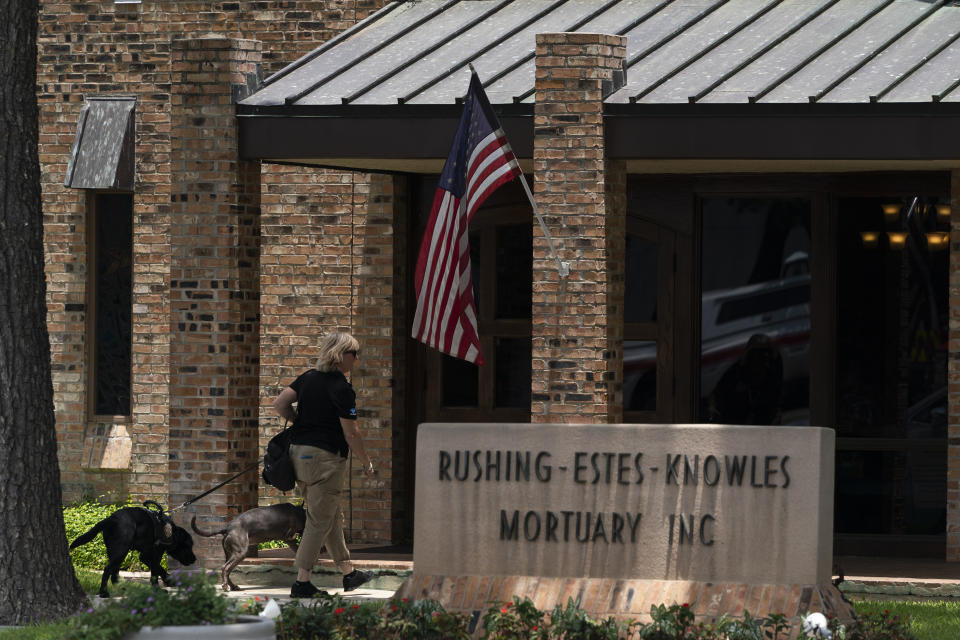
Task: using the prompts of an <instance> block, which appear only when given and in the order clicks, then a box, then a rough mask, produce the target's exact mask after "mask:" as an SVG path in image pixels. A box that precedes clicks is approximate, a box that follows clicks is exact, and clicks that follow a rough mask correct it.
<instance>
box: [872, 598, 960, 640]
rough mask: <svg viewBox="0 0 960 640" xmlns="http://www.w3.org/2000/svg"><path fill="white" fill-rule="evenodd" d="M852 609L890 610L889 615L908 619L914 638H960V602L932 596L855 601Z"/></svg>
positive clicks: (937, 639) (873, 611) (878, 611)
mask: <svg viewBox="0 0 960 640" xmlns="http://www.w3.org/2000/svg"><path fill="white" fill-rule="evenodd" d="M853 608H854V610H855V611H856V612H857V613H867V612H872V613H886V612H889V613H890V615H892V616H894V615H895V616H900V617H901V618H905V619H908V620H910V630H911V631H912V632H913V634H914V635H915V636H917V640H949V639H950V638H960V602H954V601H950V600H933V599H931V600H929V601H926V600H924V601H920V602H905V601H902V600H888V601H882V602H870V601H866V600H857V601H854V603H853Z"/></svg>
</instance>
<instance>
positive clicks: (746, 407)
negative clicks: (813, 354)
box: [700, 196, 812, 425]
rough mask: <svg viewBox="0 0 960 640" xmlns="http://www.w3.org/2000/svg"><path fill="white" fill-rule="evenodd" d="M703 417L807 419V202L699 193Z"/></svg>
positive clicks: (773, 421) (760, 421) (724, 420)
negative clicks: (707, 195) (700, 195)
mask: <svg viewBox="0 0 960 640" xmlns="http://www.w3.org/2000/svg"><path fill="white" fill-rule="evenodd" d="M701 220H702V233H701V241H700V242H701V253H700V255H701V263H700V264H701V271H700V283H701V315H700V419H701V420H702V421H703V422H715V423H720V424H756V425H779V424H787V425H805V424H810V297H811V296H810V293H811V282H810V258H811V253H812V247H811V244H812V243H811V238H812V234H811V205H810V200H809V199H806V198H790V197H769V196H766V197H733V196H729V197H728V196H711V197H704V198H702V199H701Z"/></svg>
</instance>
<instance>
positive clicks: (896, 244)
mask: <svg viewBox="0 0 960 640" xmlns="http://www.w3.org/2000/svg"><path fill="white" fill-rule="evenodd" d="M945 202H947V200H946V199H944V198H941V199H925V200H921V199H918V200H917V201H916V202H914V201H913V199H912V198H910V199H907V200H902V201H901V200H899V199H898V198H844V199H840V200H839V201H838V207H837V208H838V214H839V215H838V237H837V243H838V246H837V377H836V385H837V387H836V397H837V436H838V438H840V440H841V443H840V449H841V450H840V451H838V452H837V480H836V483H837V498H836V516H835V520H836V529H837V532H838V533H846V534H916V535H943V533H944V532H945V531H946V507H945V505H946V503H947V447H946V438H947V339H948V322H949V253H950V252H949V251H947V244H948V242H947V239H946V238H947V233H948V232H949V228H950V227H949V217H950V216H949V208H948V207H947V206H946V205H944V204H941V203H945ZM859 443H862V445H861V444H859Z"/></svg>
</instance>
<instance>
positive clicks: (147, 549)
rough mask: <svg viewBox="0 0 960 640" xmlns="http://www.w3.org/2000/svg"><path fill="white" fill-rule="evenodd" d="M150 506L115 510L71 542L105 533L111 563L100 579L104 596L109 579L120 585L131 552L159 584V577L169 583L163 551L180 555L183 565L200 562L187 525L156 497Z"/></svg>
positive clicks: (179, 558)
mask: <svg viewBox="0 0 960 640" xmlns="http://www.w3.org/2000/svg"><path fill="white" fill-rule="evenodd" d="M143 504H144V505H146V506H149V507H155V508H150V509H145V508H143V507H124V508H123V509H119V510H118V511H114V512H113V513H112V514H111V515H109V516H107V517H106V518H104V519H103V520H101V521H100V522H98V523H97V524H95V525H93V527H92V528H91V529H90V530H89V531H87V532H86V533H84V534H83V535H81V536H79V537H78V538H77V539H76V540H74V541H73V542H72V543H71V544H70V548H71V549H75V548H76V547H79V546H80V545H84V544H87V543H88V542H90V541H91V540H93V539H94V538H95V537H96V536H97V534H98V533H102V534H103V543H104V545H105V546H106V547H107V566H106V567H105V568H104V570H103V577H102V578H101V579H100V597H102V598H106V597H108V596H109V595H110V594H109V593H108V592H107V580H108V579H112V580H113V583H114V584H116V583H117V580H118V579H119V577H120V565H121V564H122V563H123V559H124V558H126V557H127V554H128V553H130V552H131V551H138V552H139V553H140V561H141V562H143V564H145V565H147V567H149V568H150V584H152V585H154V586H156V585H157V584H158V582H159V581H158V578H159V579H162V580H163V583H164V584H169V583H168V575H167V572H166V571H165V570H164V569H163V567H162V566H160V561H161V560H162V559H163V554H164V553H166V554H167V555H170V556H172V557H174V558H176V559H177V560H178V561H179V562H180V563H181V564H184V565H190V564H193V563H194V562H196V561H197V557H196V556H195V555H193V538H192V537H190V534H189V533H187V531H186V529H184V528H183V527H178V526H177V525H175V524H174V523H173V520H171V519H170V516H168V515H166V514H165V513H164V512H163V508H162V507H161V506H160V505H159V504H157V503H156V502H154V501H152V500H148V501H146V502H144V503H143Z"/></svg>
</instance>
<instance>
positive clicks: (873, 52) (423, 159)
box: [238, 0, 960, 170]
mask: <svg viewBox="0 0 960 640" xmlns="http://www.w3.org/2000/svg"><path fill="white" fill-rule="evenodd" d="M570 31H580V32H602V33H611V34H619V35H624V36H626V38H627V80H626V84H625V85H624V86H623V87H621V88H620V89H619V90H617V91H616V92H614V93H613V94H611V95H610V96H608V97H607V98H606V100H605V103H606V109H605V111H606V122H607V124H608V127H607V138H608V153H610V154H612V155H613V156H614V157H622V158H628V159H636V160H638V161H642V160H657V159H659V160H665V159H674V160H678V161H683V160H692V159H710V158H714V159H731V160H751V159H754V160H767V159H786V160H797V159H824V160H827V161H831V160H835V161H845V162H849V161H853V160H857V161H866V160H875V161H923V162H931V161H932V162H939V161H945V162H946V164H945V165H944V166H949V165H950V163H951V162H952V163H953V164H954V166H955V163H956V160H957V158H958V157H960V145H958V144H957V142H958V140H960V118H958V116H960V2H957V1H956V0H417V1H416V2H393V3H391V4H388V5H386V6H385V7H384V8H383V9H381V10H380V11H378V12H377V13H375V14H373V15H372V16H370V17H369V18H367V19H366V20H364V21H363V22H361V23H358V24H357V25H356V26H355V27H353V28H352V29H350V30H348V31H346V32H344V33H343V34H341V35H340V36H339V37H337V38H335V39H334V40H332V41H330V42H329V43H327V44H325V45H323V46H321V47H319V48H318V49H316V50H314V51H313V52H311V53H310V54H308V55H306V56H304V57H303V58H301V59H300V60H298V61H296V62H294V63H293V64H291V65H289V66H288V67H286V68H285V69H283V70H281V71H280V72H278V73H276V74H274V75H273V76H271V77H270V78H267V80H266V81H265V82H264V86H263V87H262V88H261V89H260V90H259V91H257V92H256V93H254V94H253V95H251V96H250V97H249V98H247V99H246V100H244V101H243V102H241V104H240V105H239V106H238V114H239V116H240V126H241V153H243V155H244V156H245V157H251V158H253V157H256V158H262V159H273V160H284V161H291V162H304V163H312V164H331V165H338V166H356V167H363V168H382V169H390V168H392V167H399V168H401V169H402V170H437V168H438V164H437V160H438V159H442V158H443V157H445V155H446V152H447V148H448V146H449V142H450V139H451V138H452V132H453V130H454V128H455V126H456V121H457V118H458V117H459V107H458V105H457V100H458V98H459V97H460V96H461V95H462V94H463V92H464V91H465V90H466V86H467V82H468V79H469V71H468V70H467V64H468V63H472V64H473V65H474V67H476V69H477V71H478V73H479V75H480V78H481V80H482V81H483V82H484V86H485V89H486V91H487V94H488V96H489V97H490V100H491V102H492V103H493V104H494V106H495V108H496V109H497V111H498V112H499V114H500V115H501V119H502V121H503V124H504V128H505V129H506V131H507V134H508V136H509V137H510V140H511V143H512V144H513V146H514V149H515V150H516V152H517V154H518V156H520V157H521V158H524V157H527V158H529V157H530V156H531V154H532V138H533V132H532V117H533V106H534V105H533V86H534V65H535V61H534V41H535V35H536V34H537V33H547V32H570ZM731 126H732V128H731ZM888 127H894V131H891V130H890V129H889V128H888ZM878 132H883V135H878ZM703 136H706V138H704V137H703ZM771 136H772V138H771ZM441 161H442V160H441Z"/></svg>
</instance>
